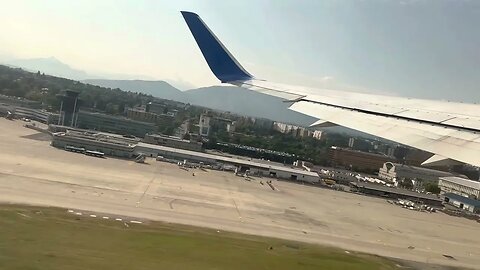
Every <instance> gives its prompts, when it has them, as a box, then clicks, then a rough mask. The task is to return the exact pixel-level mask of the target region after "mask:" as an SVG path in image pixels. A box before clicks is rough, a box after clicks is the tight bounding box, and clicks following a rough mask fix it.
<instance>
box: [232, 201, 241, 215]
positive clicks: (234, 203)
mask: <svg viewBox="0 0 480 270" xmlns="http://www.w3.org/2000/svg"><path fill="white" fill-rule="evenodd" d="M232 201H233V205H235V209H236V210H237V214H238V218H240V219H241V218H242V215H241V214H240V210H238V206H237V203H236V202H235V200H234V199H232Z"/></svg>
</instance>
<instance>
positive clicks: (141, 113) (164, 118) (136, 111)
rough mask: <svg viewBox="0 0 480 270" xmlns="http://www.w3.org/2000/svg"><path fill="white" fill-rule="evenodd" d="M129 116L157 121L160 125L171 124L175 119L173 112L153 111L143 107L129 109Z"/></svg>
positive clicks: (137, 119)
mask: <svg viewBox="0 0 480 270" xmlns="http://www.w3.org/2000/svg"><path fill="white" fill-rule="evenodd" d="M127 118H129V119H132V120H136V121H141V122H149V123H155V124H156V125H158V126H160V127H162V126H166V125H170V124H171V123H173V121H174V120H175V117H174V116H173V115H172V114H165V113H160V114H159V113H153V112H148V111H145V110H143V109H142V108H129V109H127Z"/></svg>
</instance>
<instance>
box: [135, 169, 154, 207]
mask: <svg viewBox="0 0 480 270" xmlns="http://www.w3.org/2000/svg"><path fill="white" fill-rule="evenodd" d="M158 168H159V167H157V168H156V169H155V171H154V172H153V177H152V179H151V180H150V182H149V183H148V185H147V187H146V188H145V190H144V191H143V193H142V196H140V199H138V201H137V205H138V204H140V203H141V202H142V200H143V197H145V194H147V191H148V189H149V188H150V186H151V185H152V183H153V181H154V180H155V178H156V177H157V171H158Z"/></svg>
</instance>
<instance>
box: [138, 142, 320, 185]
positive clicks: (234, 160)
mask: <svg viewBox="0 0 480 270" xmlns="http://www.w3.org/2000/svg"><path fill="white" fill-rule="evenodd" d="M138 146H139V147H145V148H150V149H158V150H160V151H166V152H174V153H178V154H182V155H188V156H195V157H201V158H205V159H210V160H215V161H217V162H226V163H232V164H239V165H244V166H250V167H256V168H262V169H266V170H268V169H273V170H278V171H284V172H290V173H298V174H303V175H308V176H314V177H318V173H316V172H309V171H305V170H299V169H295V168H292V167H289V166H282V165H281V164H279V165H273V164H265V163H261V162H256V161H251V160H245V159H239V158H234V157H227V156H219V155H213V154H208V153H202V152H195V151H189V150H184V149H178V148H171V147H165V146H161V145H153V144H148V143H142V142H141V143H138Z"/></svg>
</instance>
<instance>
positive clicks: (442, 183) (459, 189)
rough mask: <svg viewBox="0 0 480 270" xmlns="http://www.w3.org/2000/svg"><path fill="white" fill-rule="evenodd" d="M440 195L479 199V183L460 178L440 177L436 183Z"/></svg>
mask: <svg viewBox="0 0 480 270" xmlns="http://www.w3.org/2000/svg"><path fill="white" fill-rule="evenodd" d="M438 187H439V188H440V190H441V193H454V194H458V195H461V196H464V197H469V198H472V199H476V200H479V199H480V182H478V181H473V180H470V179H466V178H461V177H441V178H440V180H439V181H438Z"/></svg>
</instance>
